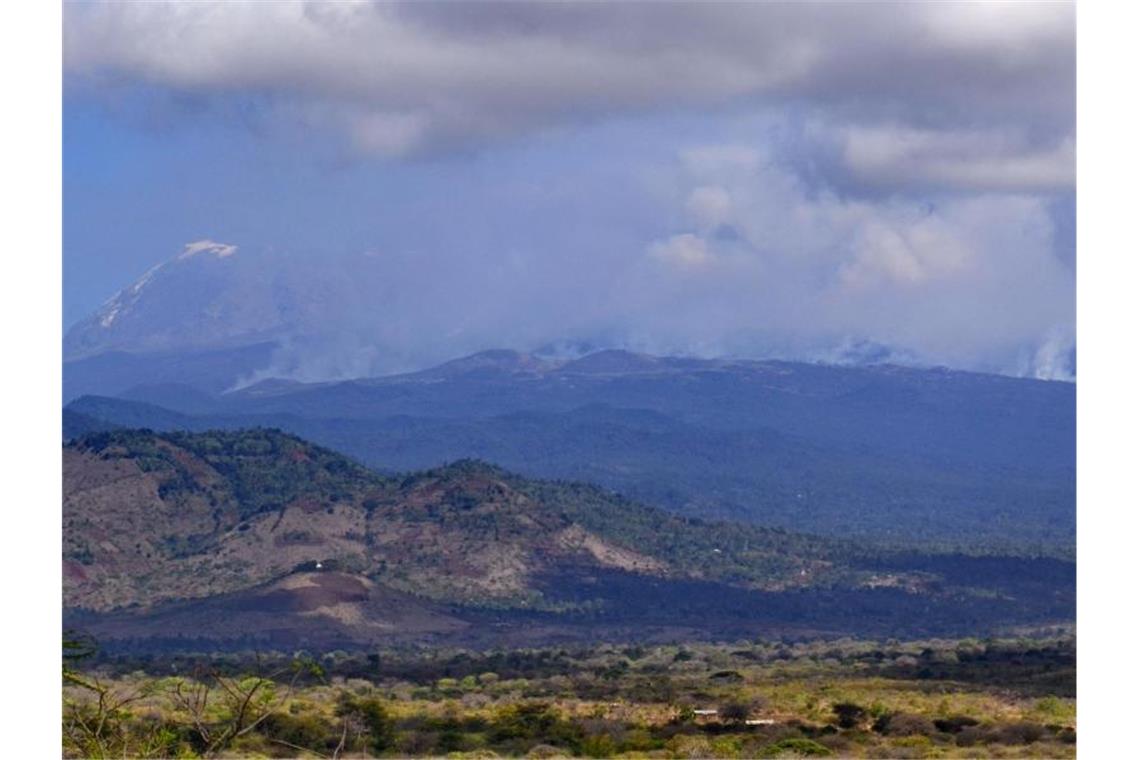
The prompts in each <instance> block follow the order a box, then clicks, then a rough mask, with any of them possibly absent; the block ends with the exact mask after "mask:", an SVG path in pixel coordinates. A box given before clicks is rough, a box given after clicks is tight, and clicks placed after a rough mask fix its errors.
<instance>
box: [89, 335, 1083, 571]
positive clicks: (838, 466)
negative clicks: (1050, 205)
mask: <svg viewBox="0 0 1140 760" xmlns="http://www.w3.org/2000/svg"><path fill="white" fill-rule="evenodd" d="M68 411H69V412H70V413H76V414H81V415H84V417H85V418H90V419H94V420H102V421H103V423H105V425H106V426H107V427H113V426H124V427H150V428H153V429H157V430H199V431H201V430H206V429H212V428H220V429H239V428H244V427H250V426H270V427H277V428H281V429H285V430H289V431H291V432H293V433H296V434H298V435H301V436H303V437H305V438H307V439H310V440H313V441H315V442H318V443H321V444H323V445H327V446H330V447H332V448H334V449H336V450H338V451H343V452H345V453H347V454H349V455H351V456H353V457H354V458H356V459H358V460H359V461H361V462H364V463H365V464H367V465H369V466H371V467H373V468H376V469H380V470H384V471H388V472H397V471H403V470H408V469H420V468H425V467H432V466H437V465H439V464H441V463H443V462H446V461H452V460H455V459H460V458H478V459H484V460H488V461H493V462H496V463H498V464H500V465H502V466H504V467H508V468H510V469H511V470H514V471H517V472H520V473H522V474H524V475H527V476H530V477H539V478H563V479H574V480H587V481H590V482H594V483H598V484H600V485H603V486H605V487H608V488H611V489H616V490H620V491H621V492H622V493H625V494H627V495H629V496H631V497H633V498H636V499H638V500H640V501H643V502H647V503H650V504H654V505H656V506H661V507H664V508H667V509H669V510H671V511H674V512H677V513H679V514H683V515H687V516H696V517H703V518H713V519H733V520H739V521H746V522H751V523H755V524H759V525H767V526H774V527H782V528H785V529H788V530H797V531H807V532H812V533H821V534H827V535H835V536H846V537H858V538H860V539H863V540H867V541H874V542H876V543H879V544H881V545H891V544H908V545H913V544H915V543H916V542H917V543H922V544H924V545H926V546H930V547H942V548H945V547H963V548H967V549H969V550H971V551H979V550H984V551H991V550H992V551H1001V552H1020V553H1030V554H1035V553H1042V552H1045V553H1050V554H1054V555H1058V556H1071V553H1072V546H1073V539H1074V535H1075V510H1074V502H1075V394H1074V387H1073V386H1072V385H1071V384H1068V383H1058V382H1043V381H1037V380H1026V379H1016V378H1008V377H998V376H992V375H979V374H972V373H965V372H951V371H945V370H920V369H907V368H901V367H893V366H876V367H833V366H821V365H811V364H795V363H785V362H754V361H711V360H697V359H678V358H667V357H650V356H642V355H636V354H628V353H626V352H620V351H601V352H596V353H595V354H592V355H589V356H586V357H583V358H581V359H578V360H574V361H562V362H558V361H551V360H544V359H541V358H538V357H534V356H530V355H526V354H518V353H515V352H509V351H493V352H485V353H483V354H477V355H475V356H472V357H466V358H464V359H459V360H456V361H454V362H449V363H447V364H444V365H441V366H440V367H437V368H435V369H433V370H428V371H425V372H419V373H413V374H409V375H399V376H392V377H384V378H375V379H371V380H360V381H351V382H343V383H319V384H303V383H293V382H280V381H270V382H264V383H261V384H258V385H255V386H252V387H249V388H247V389H244V390H242V391H237V392H231V393H226V394H216V395H208V394H202V393H199V392H190V391H188V390H186V389H183V388H181V387H179V386H172V385H155V386H148V387H139V388H135V389H133V390H132V391H131V392H129V393H126V394H124V397H120V398H108V397H93V396H87V397H83V398H80V399H77V400H76V401H74V402H72V403H71V404H70V405H69V406H68ZM77 419H78V418H77ZM89 427H90V424H88V429H89Z"/></svg>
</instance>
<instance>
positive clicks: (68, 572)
mask: <svg viewBox="0 0 1140 760" xmlns="http://www.w3.org/2000/svg"><path fill="white" fill-rule="evenodd" d="M63 574H64V576H65V577H67V578H70V579H71V580H73V581H85V580H87V579H88V578H87V571H86V570H84V569H83V565H81V564H79V563H78V562H75V561H74V560H70V559H67V560H64V561H63Z"/></svg>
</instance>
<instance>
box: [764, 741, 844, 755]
mask: <svg viewBox="0 0 1140 760" xmlns="http://www.w3.org/2000/svg"><path fill="white" fill-rule="evenodd" d="M789 753H791V754H793V755H794V756H795V757H828V756H830V755H831V754H833V753H832V751H831V750H829V749H828V748H827V747H825V746H823V745H822V744H820V743H819V742H814V741H812V740H811V739H782V740H780V741H778V742H776V743H775V744H769V745H768V746H767V747H765V748H764V749H763V750H761V752H760V757H786V756H787V755H788V754H789Z"/></svg>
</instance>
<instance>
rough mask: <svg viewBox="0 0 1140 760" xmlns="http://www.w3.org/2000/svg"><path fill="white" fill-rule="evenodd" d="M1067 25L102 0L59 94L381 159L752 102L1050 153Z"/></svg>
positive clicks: (1064, 88) (1048, 20)
mask: <svg viewBox="0 0 1140 760" xmlns="http://www.w3.org/2000/svg"><path fill="white" fill-rule="evenodd" d="M997 5H1000V8H997V7H991V6H997ZM1073 16H1074V14H1073V8H1072V6H1071V5H1068V4H1063V3H1062V4H1056V3H1003V4H993V3H990V4H978V3H875V4H849V5H842V4H827V5H820V4H802V5H793V4H778V3H754V4H735V3H732V4H730V3H670V4H656V3H654V4H649V3H630V4H621V5H603V4H595V3H578V4H563V3H533V4H523V3H494V2H491V3H469V4H463V5H462V6H459V5H456V4H452V3H430V2H419V3H375V4H374V3H366V2H338V3H318V2H302V1H300V0H277V1H276V2H273V3H261V2H250V1H248V0H230V1H229V2H163V3H124V2H96V3H82V4H80V3H68V4H67V6H66V18H65V29H64V45H65V64H66V70H67V72H68V74H69V82H70V84H71V86H72V87H83V86H85V85H86V86H91V87H98V86H99V83H101V82H106V81H108V80H112V81H120V82H128V83H131V82H135V83H143V84H147V85H152V86H158V87H160V88H168V89H170V90H174V91H176V92H184V93H191V94H195V95H199V96H202V95H205V96H211V95H217V96H226V95H230V94H241V93H252V94H256V95H258V96H263V97H266V98H268V99H269V101H270V102H273V103H276V104H277V105H278V106H280V107H281V108H282V110H281V111H280V113H282V114H293V115H295V114H297V113H301V112H305V111H311V110H313V109H320V110H323V111H325V112H326V118H325V119H324V121H328V122H332V123H337V124H339V125H340V127H341V128H342V129H343V130H345V132H346V133H347V134H348V135H349V136H350V138H351V139H352V140H354V142H355V144H356V145H357V146H358V147H360V148H361V149H363V150H366V151H372V152H375V153H379V154H382V155H406V154H409V153H416V152H423V151H431V150H435V149H441V148H443V149H446V148H448V147H451V146H456V145H478V144H481V143H484V142H486V141H489V140H497V139H503V138H507V137H511V136H514V135H519V134H523V133H526V132H532V131H534V130H538V129H543V128H546V127H550V126H557V125H563V124H573V123H577V122H580V121H582V120H589V119H597V118H602V117H608V116H614V115H625V114H631V113H640V112H647V111H657V110H662V109H676V108H690V109H709V108H715V107H719V106H728V105H733V104H740V103H752V104H756V103H759V102H766V103H779V102H784V103H803V104H807V105H809V106H811V107H818V108H822V109H824V110H828V109H830V110H833V111H835V112H837V113H843V114H849V115H850V114H856V115H858V114H862V115H864V116H867V115H872V116H875V115H877V116H879V117H881V116H883V115H888V114H889V115H891V116H892V117H893V118H895V119H901V120H902V121H903V122H908V123H909V122H918V121H923V120H925V121H929V120H930V119H931V118H936V119H938V120H939V121H940V122H942V123H957V124H998V125H1002V124H1010V123H1013V124H1020V123H1024V122H1027V121H1030V122H1033V123H1034V124H1035V125H1036V126H1037V127H1038V128H1040V129H1043V130H1045V131H1046V132H1049V133H1050V134H1052V135H1053V136H1054V138H1056V139H1060V138H1061V137H1063V136H1065V135H1066V134H1068V133H1070V132H1071V130H1072V121H1073V98H1074V95H1073V90H1074V68H1075V66H1074V62H1073V51H1074V49H1075V40H1074V18H1073ZM844 118H847V116H845V117H844ZM1020 171H1022V172H1025V173H1028V174H1030V175H1032V174H1034V173H1035V172H1037V171H1038V169H1035V168H1033V167H1023V168H1022V169H1020ZM937 174H938V172H935V175H937ZM952 179H953V178H952Z"/></svg>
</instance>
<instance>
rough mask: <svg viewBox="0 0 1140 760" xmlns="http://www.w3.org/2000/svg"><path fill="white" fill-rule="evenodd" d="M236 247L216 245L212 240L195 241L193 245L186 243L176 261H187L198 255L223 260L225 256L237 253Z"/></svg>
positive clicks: (223, 244)
mask: <svg viewBox="0 0 1140 760" xmlns="http://www.w3.org/2000/svg"><path fill="white" fill-rule="evenodd" d="M237 249H238V248H237V246H236V245H230V244H229V243H217V242H214V241H213V240H209V239H205V240H195V241H194V242H193V243H187V244H186V247H185V248H183V250H182V253H180V254H178V260H179V261H181V260H183V259H188V258H190V257H191V256H196V255H197V254H199V253H203V252H206V253H212V254H214V255H215V256H217V257H218V258H219V259H224V258H226V257H227V256H233V255H234V254H235V253H237Z"/></svg>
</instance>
